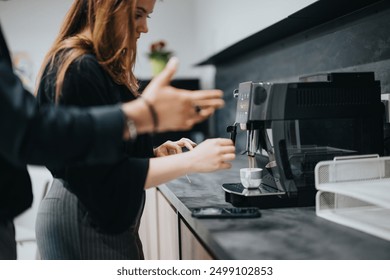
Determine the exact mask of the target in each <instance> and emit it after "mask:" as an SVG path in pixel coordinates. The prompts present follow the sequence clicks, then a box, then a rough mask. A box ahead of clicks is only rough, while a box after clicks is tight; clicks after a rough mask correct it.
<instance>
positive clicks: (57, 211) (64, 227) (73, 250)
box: [35, 179, 145, 260]
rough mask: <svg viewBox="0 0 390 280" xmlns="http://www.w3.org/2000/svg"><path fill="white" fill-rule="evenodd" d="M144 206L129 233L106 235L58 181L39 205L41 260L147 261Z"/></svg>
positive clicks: (54, 182) (55, 180)
mask: <svg viewBox="0 0 390 280" xmlns="http://www.w3.org/2000/svg"><path fill="white" fill-rule="evenodd" d="M143 201H145V196H144V197H143ZM143 206H144V202H143V203H142V207H141V208H140V210H139V213H138V217H137V219H136V220H137V222H136V224H135V225H134V226H131V227H130V228H128V229H127V230H126V231H125V232H122V233H120V234H107V233H102V232H100V231H98V230H97V229H96V228H95V227H93V226H92V225H91V224H90V222H89V218H88V211H87V210H86V209H85V207H84V206H83V205H82V204H81V203H80V202H79V200H78V199H77V197H76V196H75V195H74V194H73V193H71V192H70V191H68V190H67V189H66V188H65V187H63V184H62V182H61V180H58V179H54V181H53V184H52V186H51V188H50V190H49V192H48V193H47V195H46V197H45V198H44V199H43V200H42V202H41V204H40V206H39V210H38V215H37V220H36V227H35V230H36V238H37V245H38V250H39V254H40V256H41V259H50V260H53V259H55V260H124V259H127V260H128V259H135V260H136V259H143V258H144V255H143V252H142V243H141V240H140V238H139V235H138V228H139V221H140V217H141V215H142V211H143Z"/></svg>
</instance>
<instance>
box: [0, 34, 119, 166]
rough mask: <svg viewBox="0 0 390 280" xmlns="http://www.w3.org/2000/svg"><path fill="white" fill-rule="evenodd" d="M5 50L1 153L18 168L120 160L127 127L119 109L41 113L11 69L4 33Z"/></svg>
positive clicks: (0, 74)
mask: <svg viewBox="0 0 390 280" xmlns="http://www.w3.org/2000/svg"><path fill="white" fill-rule="evenodd" d="M0 47H1V50H0V112H1V118H0V131H1V132H0V133H1V134H0V135H1V136H0V155H2V156H3V157H4V158H6V159H7V160H9V161H10V162H13V163H14V164H19V165H20V164H27V163H28V164H38V165H55V164H56V163H58V162H62V163H64V162H74V161H84V162H88V163H95V162H112V161H113V160H115V159H117V158H118V156H119V153H120V151H119V147H120V143H122V135H123V125H124V116H123V112H122V111H121V110H120V108H119V107H118V106H112V107H110V108H108V107H107V108H99V109H98V108H97V109H92V110H85V109H84V110H80V109H76V108H66V109H62V108H54V107H52V106H43V107H42V108H40V109H38V106H37V102H36V100H35V98H34V97H33V96H32V95H31V94H30V93H29V92H27V91H26V90H25V89H24V88H23V86H22V83H21V82H20V80H19V79H18V78H17V77H16V76H15V75H14V73H13V71H12V68H11V66H10V65H9V57H8V55H6V54H8V51H7V49H6V46H5V42H4V39H3V36H2V34H1V30H0ZM113 143H114V145H113ZM115 143H116V144H115Z"/></svg>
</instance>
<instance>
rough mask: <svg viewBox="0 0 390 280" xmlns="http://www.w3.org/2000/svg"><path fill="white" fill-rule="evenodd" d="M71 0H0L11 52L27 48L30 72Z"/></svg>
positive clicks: (0, 18) (4, 29)
mask: <svg viewBox="0 0 390 280" xmlns="http://www.w3.org/2000/svg"><path fill="white" fill-rule="evenodd" d="M71 3H72V0H33V1H31V0H12V1H6V2H3V1H0V22H1V25H2V28H3V32H4V33H5V36H6V40H7V42H8V45H9V47H10V49H11V50H12V52H13V53H15V52H27V53H28V54H29V55H30V56H31V58H32V63H33V76H34V80H35V76H36V74H37V72H38V70H39V68H40V66H41V62H42V60H43V57H44V56H45V54H46V52H47V51H48V49H49V47H50V46H51V44H52V42H53V40H54V38H55V36H56V35H57V33H58V30H59V27H60V24H61V21H62V20H63V18H64V16H65V13H66V11H67V10H68V8H69V7H70V5H71Z"/></svg>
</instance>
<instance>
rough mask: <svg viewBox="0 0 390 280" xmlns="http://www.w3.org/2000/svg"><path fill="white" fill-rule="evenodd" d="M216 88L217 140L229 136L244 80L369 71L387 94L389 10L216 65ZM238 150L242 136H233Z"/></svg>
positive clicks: (361, 13)
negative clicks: (220, 99)
mask: <svg viewBox="0 0 390 280" xmlns="http://www.w3.org/2000/svg"><path fill="white" fill-rule="evenodd" d="M216 68H217V72H216V87H217V88H219V89H222V90H223V91H224V93H225V97H224V98H225V102H226V106H225V107H224V108H223V109H222V110H219V111H218V112H217V113H216V115H215V117H214V121H215V128H216V135H217V136H221V137H228V135H227V133H226V126H227V125H230V124H232V123H233V122H234V120H235V112H236V100H235V99H234V98H233V94H232V92H233V90H234V89H236V88H237V87H238V84H239V83H241V82H244V81H255V82H258V81H267V82H292V81H298V79H299V77H300V76H306V75H311V74H316V73H322V72H374V73H375V78H376V79H377V80H380V81H381V88H382V89H381V91H382V93H386V92H387V93H390V7H389V5H388V4H386V3H385V4H383V5H379V6H378V7H372V6H371V7H368V8H367V9H366V10H364V9H363V10H362V11H359V12H357V13H354V14H350V15H346V16H343V17H341V18H337V19H334V20H332V21H330V22H327V23H325V24H322V25H320V26H317V27H314V28H312V29H310V30H307V31H304V32H301V33H299V34H295V35H293V36H290V37H288V38H284V39H282V40H279V41H277V42H273V43H272V44H268V45H266V46H263V47H261V48H259V49H257V50H254V51H251V52H249V53H243V54H241V55H240V56H235V57H234V59H231V60H226V61H224V62H223V63H218V64H216ZM237 140H238V143H242V146H241V145H239V146H238V149H240V148H242V149H243V146H244V142H245V133H243V132H241V133H239V134H238V138H237Z"/></svg>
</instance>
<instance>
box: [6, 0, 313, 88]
mask: <svg viewBox="0 0 390 280" xmlns="http://www.w3.org/2000/svg"><path fill="white" fill-rule="evenodd" d="M313 2H315V0H294V1H291V0H157V4H156V7H155V11H154V13H153V14H152V18H151V19H150V21H149V30H150V31H149V33H148V34H146V35H143V36H142V37H141V39H140V40H139V42H138V58H137V65H136V69H135V73H136V74H137V76H138V77H139V78H149V77H150V73H151V70H150V66H149V63H148V60H147V58H146V52H148V50H149V46H150V44H151V42H153V41H156V40H160V39H163V40H165V41H166V42H167V43H168V46H167V47H168V48H170V49H171V50H173V51H174V52H175V55H176V56H177V57H179V59H180V61H181V66H180V69H179V72H178V73H177V77H200V78H201V79H202V81H203V86H204V87H212V86H213V77H214V68H213V67H193V65H194V64H196V63H197V62H200V61H201V60H204V59H205V58H207V57H209V56H211V55H213V54H215V53H217V52H219V51H220V50H222V49H224V48H225V47H227V46H230V45H232V44H234V43H236V42H237V41H239V40H241V39H243V38H245V37H247V36H249V35H251V34H253V33H256V32H257V31H259V30H261V29H263V28H265V27H267V26H269V25H271V24H272V23H275V22H277V21H279V20H281V19H283V18H285V17H287V16H288V15H290V14H291V13H293V12H295V11H297V10H299V9H301V8H303V7H305V6H307V5H309V4H311V3H313ZM71 3H72V0H33V1H31V0H11V1H6V2H3V1H0V21H1V23H2V26H3V31H4V32H5V34H6V37H7V40H8V43H9V45H10V47H11V49H12V50H13V52H28V53H29V54H30V56H31V57H32V61H33V72H34V73H33V76H34V78H35V75H36V73H37V72H38V69H39V67H40V65H41V62H42V60H43V57H44V54H45V53H46V51H47V50H48V48H49V47H50V45H51V43H52V42H53V40H54V37H55V35H56V34H57V32H58V29H59V26H60V24H61V21H62V19H63V18H64V16H65V13H66V11H67V9H68V8H69V6H70V5H71Z"/></svg>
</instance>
